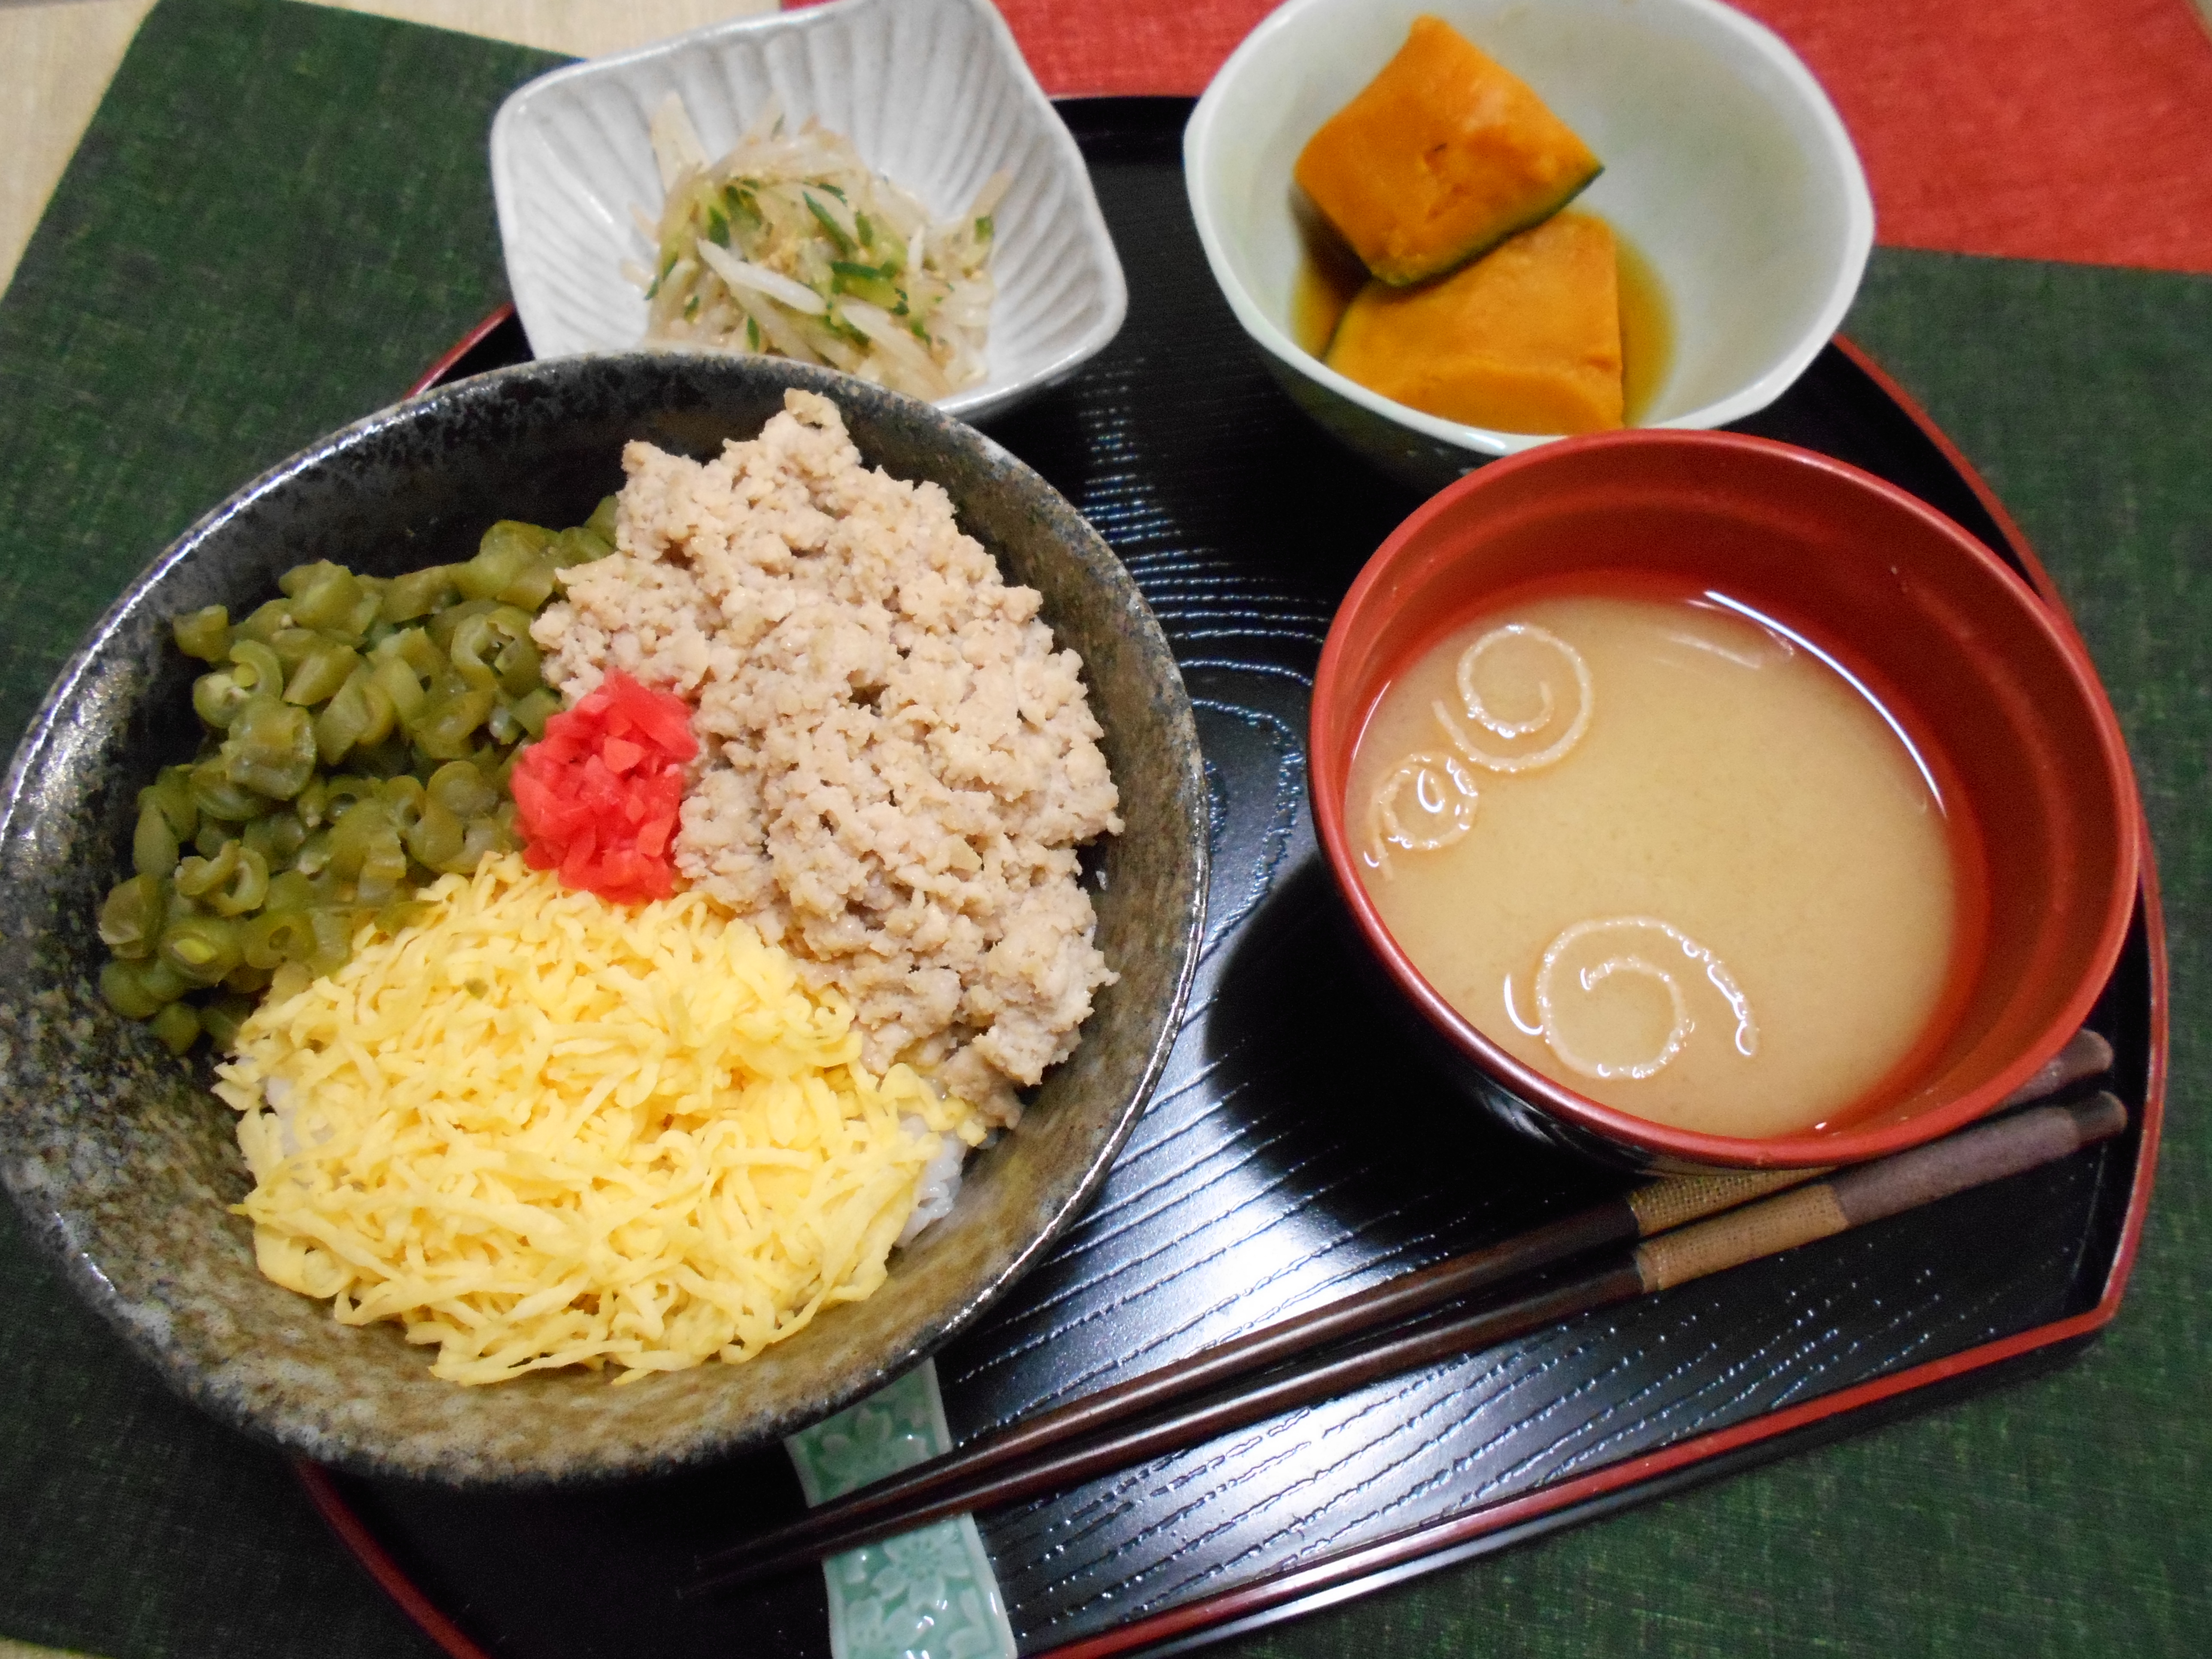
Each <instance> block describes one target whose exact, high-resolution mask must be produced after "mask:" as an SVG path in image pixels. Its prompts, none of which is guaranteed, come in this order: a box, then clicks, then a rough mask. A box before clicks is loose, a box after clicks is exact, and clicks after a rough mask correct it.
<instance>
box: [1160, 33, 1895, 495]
mask: <svg viewBox="0 0 2212 1659" xmlns="http://www.w3.org/2000/svg"><path fill="white" fill-rule="evenodd" d="M1424 12H1429V13H1433V14H1435V15H1438V16H1441V17H1443V18H1444V19H1445V20H1446V21H1449V23H1450V24H1451V25H1452V26H1453V27H1455V28H1456V29H1458V30H1459V31H1460V33H1462V34H1464V35H1466V36H1467V38H1468V40H1472V41H1474V44H1475V45H1476V46H1480V48H1481V49H1482V50H1483V51H1484V52H1487V53H1488V54H1489V55H1490V56H1491V57H1492V58H1496V59H1497V60H1498V62H1499V63H1500V64H1504V66H1505V67H1506V68H1507V69H1509V70H1512V71H1513V72H1514V73H1515V74H1516V75H1517V76H1520V77H1521V78H1522V80H1524V81H1526V82H1528V84H1529V86H1530V87H1532V88H1534V90H1535V92H1536V94H1538V96H1540V97H1541V98H1542V99H1543V100H1544V101H1545V102H1546V103H1547V104H1549V105H1550V106H1552V108H1553V110H1554V111H1555V112H1557V113H1558V114H1559V117H1560V118H1561V119H1563V120H1564V121H1565V122H1566V123H1567V125H1569V126H1571V127H1572V128H1573V129H1574V130H1575V131H1577V133H1579V134H1581V135H1582V137H1583V141H1584V142H1585V143H1588V144H1589V147H1590V148H1591V149H1594V150H1595V151H1596V152H1597V154H1598V156H1599V157H1600V159H1601V160H1602V161H1604V163H1605V171H1604V173H1601V174H1600V175H1599V177H1598V179H1597V181H1596V182H1595V184H1593V185H1591V186H1590V187H1589V190H1587V191H1584V192H1583V195H1582V196H1581V197H1577V203H1576V204H1577V206H1580V207H1585V208H1588V209H1589V210H1591V211H1593V212H1595V213H1596V214H1598V215H1599V216H1601V217H1602V218H1604V219H1605V220H1606V221H1607V222H1608V223H1609V224H1611V225H1612V227H1613V229H1614V231H1615V232H1617V233H1618V234H1620V235H1621V236H1622V237H1623V238H1624V239H1625V240H1626V241H1627V242H1628V243H1629V244H1630V245H1631V246H1632V247H1633V248H1634V249H1635V250H1636V251H1637V252H1640V253H1641V254H1642V255H1643V256H1644V259H1645V260H1646V261H1647V262H1648V263H1649V264H1650V266H1651V267H1652V269H1653V270H1655V271H1656V275H1657V276H1658V280H1659V286H1660V288H1661V289H1662V294H1663V295H1664V298H1665V301H1666V302H1667V307H1668V312H1669V313H1670V315H1671V319H1672V323H1673V331H1674V350H1673V354H1672V362H1671V365H1670V367H1669V368H1668V373H1667V375H1666V378H1665V380H1664V382H1663V383H1662V385H1661V386H1659V387H1658V388H1657V389H1656V392H1655V393H1654V395H1653V397H1652V398H1651V401H1650V407H1649V408H1648V409H1647V410H1645V411H1644V414H1643V416H1642V417H1641V418H1640V420H1639V421H1638V424H1639V425H1644V426H1662V427H1692V428H1695V427H1716V426H1721V425H1723V424H1725V423H1726V422H1729V421H1733V420H1737V419H1740V418H1741V417H1742V416H1746V415H1748V414H1750V413H1752V412H1753V410H1759V409H1763V408H1765V406H1766V405H1767V404H1770V403H1771V402H1773V401H1774V399H1775V398H1778V397H1779V396H1780V395H1781V394H1782V392H1784V390H1785V389H1786V388H1787V387H1788V386H1790V382H1792V381H1793V380H1796V378H1797V377H1798V375H1800V374H1802V373H1803V372H1804V371H1805V368H1807V366H1808V364H1810V363H1811V362H1812V361H1813V359H1814V356H1816V355H1817V354H1818V353H1819V351H1820V348H1821V346H1823V345H1824V344H1826V342H1827V340H1828V338H1829V337H1830V336H1831V335H1832V334H1833V333H1834V332H1835V329H1836V325H1838V323H1839V322H1841V321H1842V320H1843V316H1844V312H1845V311H1846V310H1847V309H1848V308H1849V307H1850V302H1851V296H1852V295H1853V294H1854V293H1855V292H1857V288H1858V283H1859V276H1860V274H1861V272H1862V271H1863V270H1864V269H1865V267H1866V258H1867V251H1868V249H1869V247H1870V246H1872V245H1873V241H1874V204H1873V201H1872V198H1871V197H1869V195H1868V193H1867V185H1866V175H1865V173H1863V171H1862V170H1861V168H1860V167H1859V160H1858V155H1857V152H1856V151H1855V150H1854V149H1852V148H1851V141H1850V135H1849V134H1847V133H1846V132H1845V131H1844V125H1843V122H1842V121H1841V120H1840V119H1838V117H1837V115H1836V112H1835V109H1834V106H1832V105H1831V104H1830V103H1829V102H1828V100H1827V96H1826V94H1824V93H1823V92H1822V91H1821V90H1820V83H1819V82H1816V81H1815V80H1814V78H1813V76H1812V74H1811V72H1810V71H1809V70H1807V69H1806V67H1805V66H1804V64H1802V63H1800V62H1799V61H1798V60H1797V58H1796V55H1795V54H1794V53H1792V52H1790V48H1789V47H1787V46H1784V45H1783V44H1782V42H1781V41H1780V40H1778V39H1777V38H1776V37H1775V36H1774V35H1773V34H1771V33H1769V32H1768V31H1767V30H1766V29H1765V28H1764V27H1760V26H1759V24H1757V23H1755V22H1753V21H1751V19H1749V18H1747V17H1746V16H1744V15H1742V14H1741V13H1740V12H1735V11H1731V10H1730V9H1728V8H1727V7H1726V6H1723V5H1720V4H1717V3H1715V0H1538V3H1532V0H1290V3H1289V4H1287V5H1285V6H1284V7H1283V8H1282V9H1280V10H1279V11H1277V12H1275V13H1274V14H1273V15H1272V16H1270V17H1269V18H1267V21H1265V22H1263V23H1261V25H1260V27H1257V28H1256V29H1255V30H1253V32H1252V33H1251V34H1250V35H1249V37H1247V39H1246V40H1245V41H1244V43H1243V45H1242V46H1239V47H1237V51H1236V52H1234V53H1233V54H1231V57H1230V59H1229V61H1228V62H1227V63H1225V64H1223V65H1222V67H1221V70H1220V73H1218V75H1216V76H1214V77H1213V82H1212V85H1211V86H1209V87H1207V88H1206V95H1205V96H1204V97H1203V98H1201V99H1200V100H1199V102H1198V108H1197V110H1196V111H1195V112H1194V113H1193V115H1192V117H1191V120H1190V125H1189V126H1188V129H1186V131H1185V132H1184V135H1183V164H1184V171H1185V173H1186V177H1187V179H1188V185H1189V190H1190V204H1191V211H1192V213H1193V215H1194V216H1195V217H1196V219H1197V221H1198V234H1199V239H1200V241H1201V242H1202V243H1203V244H1204V246H1205V248H1206V259H1207V261H1208V263H1209V264H1212V268H1213V275H1214V279H1215V280H1216V281H1217V282H1218V283H1220V285H1221V290H1222V292H1223V294H1224V295H1226V296H1227V298H1228V301H1229V303H1230V306H1231V308H1232V309H1233V310H1234V311H1235V312H1236V313H1237V320H1238V321H1239V322H1240V323H1242V324H1243V326H1244V329H1245V331H1246V332H1247V333H1249V334H1250V335H1251V337H1253V339H1255V341H1257V342H1258V343H1260V345H1261V347H1263V348H1264V349H1265V350H1266V352H1267V358H1268V364H1269V367H1270V368H1273V369H1274V371H1275V373H1276V375H1277V378H1278V379H1279V380H1281V381H1282V382H1283V384H1284V385H1285V387H1286V388H1288V390H1289V391H1290V392H1291V396H1292V397H1294V398H1297V400H1298V402H1299V404H1301V405H1302V406H1303V407H1304V408H1305V409H1306V410H1307V411H1308V412H1309V413H1310V414H1311V415H1313V416H1315V418H1316V419H1317V420H1319V421H1320V422H1322V425H1324V426H1326V427H1327V428H1329V429H1330V430H1331V431H1333V432H1334V433H1336V434H1337V435H1339V436H1340V437H1342V438H1343V439H1345V440H1346V441H1347V442H1349V443H1350V444H1351V445H1352V447H1354V448H1355V449H1358V450H1359V451H1360V452H1362V453H1364V454H1366V455H1368V456H1369V457H1370V458H1371V459H1375V460H1376V461H1378V462H1380V463H1382V464H1383V465H1385V466H1387V467H1389V468H1390V469H1391V470H1392V471H1396V472H1398V473H1400V474H1401V475H1407V476H1411V477H1416V478H1419V479H1421V480H1422V481H1424V482H1434V481H1436V480H1437V478H1438V477H1439V476H1440V475H1441V476H1442V477H1449V476H1450V475H1451V474H1453V473H1455V472H1463V471H1467V470H1468V468H1469V467H1470V466H1472V465H1476V464H1477V463H1479V462H1480V461H1481V460H1482V459H1485V458H1486V457H1489V456H1492V455H1504V454H1507V453H1510V452H1512V451H1514V450H1518V449H1526V448H1528V447H1530V446H1532V445H1534V444H1540V443H1543V442H1546V441H1547V439H1545V438H1543V437H1539V436H1530V435H1527V434H1524V433H1516V432H1494V431H1492V430H1489V429H1488V428H1483V427H1474V426H1466V425H1462V423H1460V422H1456V421H1447V420H1443V419H1442V418H1440V417H1438V416H1434V415H1424V414H1422V413H1420V412H1419V410H1412V409H1408V408H1407V407H1406V406H1405V405H1403V404H1397V403H1394V402H1392V401H1391V400H1390V399H1389V398H1384V397H1383V396H1381V395H1380V394H1379V393H1376V392H1370V391H1369V390H1368V389H1367V388H1366V387H1364V386H1359V385H1358V384H1356V383H1355V382H1353V381H1352V380H1347V379H1346V378H1345V377H1344V376H1343V375H1341V374H1337V373H1336V372H1335V371H1334V369H1331V368H1325V367H1324V366H1323V365H1322V363H1321V362H1319V360H1317V359H1316V358H1315V357H1314V356H1311V355H1310V354H1309V353H1308V352H1306V351H1304V350H1302V349H1300V348H1299V347H1298V346H1297V343H1295V342H1294V341H1293V339H1292V337H1291V330H1290V327H1289V319H1290V315H1291V287H1292V283H1293V281H1294V279H1295V277H1296V275H1297V268H1298V265H1299V262H1300V259H1301V257H1302V247H1303V243H1302V240H1301V236H1300V232H1299V229H1298V226H1297V220H1296V218H1295V216H1294V213H1293V202H1294V197H1295V195H1296V192H1297V185H1295V184H1293V183H1292V181H1291V165H1292V164H1293V163H1294V162H1295V161H1297V156H1298V152H1299V151H1300V150H1301V149H1304V147H1305V143H1306V140H1307V139H1309V138H1310V137H1312V136H1313V134H1314V132H1315V131H1316V129H1317V128H1318V127H1319V126H1320V125H1322V122H1323V121H1325V120H1327V119H1328V118H1329V117H1330V116H1331V115H1333V114H1334V113H1335V112H1337V111H1338V110H1339V109H1341V108H1342V107H1343V106H1344V105H1345V104H1346V103H1347V102H1348V101H1350V100H1351V99H1352V95H1353V94H1355V93H1357V92H1358V90H1359V89H1360V88H1362V87H1364V86H1365V85H1366V84H1367V82H1369V81H1370V80H1371V79H1373V78H1374V76H1375V74H1376V71H1377V70H1380V69H1381V68H1382V67H1383V64H1385V63H1386V62H1388V61H1389V58H1391V56H1392V55H1393V54H1394V53H1395V52H1397V50H1398V48H1399V47H1400V46H1402V45H1404V44H1405V40H1406V34H1407V30H1408V29H1409V28H1410V27H1411V26H1412V24H1413V19H1414V18H1415V17H1416V16H1418V15H1420V14H1421V13H1424Z"/></svg>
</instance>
